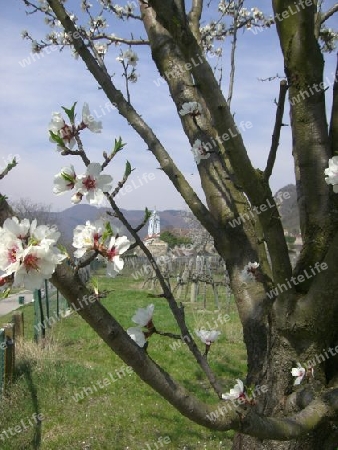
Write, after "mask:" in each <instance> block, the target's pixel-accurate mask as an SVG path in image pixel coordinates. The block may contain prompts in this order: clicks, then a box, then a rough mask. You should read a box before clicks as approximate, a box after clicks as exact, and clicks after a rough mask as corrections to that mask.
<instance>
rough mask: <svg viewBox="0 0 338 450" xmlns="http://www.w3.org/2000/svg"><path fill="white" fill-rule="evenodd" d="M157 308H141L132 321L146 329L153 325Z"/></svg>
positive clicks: (152, 306) (149, 306)
mask: <svg viewBox="0 0 338 450" xmlns="http://www.w3.org/2000/svg"><path fill="white" fill-rule="evenodd" d="M154 308H155V306H154V305H153V304H151V305H148V306H147V307H146V308H139V309H138V310H137V311H136V314H135V315H134V316H133V317H132V319H131V320H132V321H133V322H134V323H136V324H137V325H140V326H141V327H146V326H148V324H150V323H151V321H152V317H153V313H154Z"/></svg>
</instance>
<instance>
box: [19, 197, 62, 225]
mask: <svg viewBox="0 0 338 450" xmlns="http://www.w3.org/2000/svg"><path fill="white" fill-rule="evenodd" d="M11 207H12V209H13V212H14V214H15V215H16V216H17V217H18V218H20V219H23V218H26V219H29V220H30V221H32V220H34V219H36V221H37V223H38V224H45V225H57V218H56V215H55V214H52V213H51V205H47V204H45V203H34V201H33V200H31V199H30V198H27V197H25V198H20V200H18V201H16V202H11Z"/></svg>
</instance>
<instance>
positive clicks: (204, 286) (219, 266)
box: [125, 255, 231, 309]
mask: <svg viewBox="0 0 338 450" xmlns="http://www.w3.org/2000/svg"><path fill="white" fill-rule="evenodd" d="M157 263H158V265H159V268H160V270H161V272H162V275H163V277H164V278H165V280H166V282H167V283H168V285H169V286H170V287H171V289H172V291H173V294H174V295H175V297H176V298H177V299H178V300H182V301H185V302H186V301H190V302H191V303H195V302H202V304H203V308H204V309H207V307H208V306H209V305H208V304H207V303H208V298H210V295H209V296H208V295H207V291H208V290H211V291H212V297H213V303H214V306H215V308H216V309H221V304H220V290H221V288H223V290H224V295H223V296H222V298H223V297H224V298H225V299H226V303H227V304H226V307H227V309H229V307H230V306H229V303H230V298H231V290H230V286H229V277H228V274H227V271H226V267H225V264H224V262H223V261H222V260H221V259H220V258H219V257H218V256H199V255H198V256H195V257H175V258H165V257H158V258H157ZM125 268H126V269H127V270H128V269H129V271H131V273H132V276H134V278H135V279H140V281H143V283H142V286H141V287H142V289H149V290H152V291H155V290H156V289H157V288H158V287H159V284H158V280H157V277H156V274H155V271H154V270H153V269H152V268H151V266H150V265H149V263H147V260H146V259H145V258H143V257H134V258H126V259H125ZM135 274H138V275H137V276H135ZM189 293H190V295H189Z"/></svg>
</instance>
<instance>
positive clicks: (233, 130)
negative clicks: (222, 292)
mask: <svg viewBox="0 0 338 450" xmlns="http://www.w3.org/2000/svg"><path fill="white" fill-rule="evenodd" d="M155 5H156V7H157V8H156V9H155V11H156V18H157V19H158V20H159V21H160V23H161V24H162V25H163V26H164V27H165V28H166V29H167V30H168V32H169V33H170V31H171V28H172V27H171V24H170V22H169V21H168V18H167V17H166V16H164V15H163V14H162V10H161V8H160V5H159V4H157V2H155ZM154 8H155V6H154ZM172 37H173V39H174V40H175V42H176V45H177V46H178V48H179V49H180V51H181V53H182V54H183V55H184V56H185V59H186V61H191V59H192V58H194V57H195V58H198V61H199V64H198V66H193V67H192V68H191V72H192V74H193V77H194V80H195V83H196V87H197V88H198V90H199V92H200V94H201V95H202V97H203V99H204V101H205V103H206V106H207V108H208V110H209V111H210V115H211V117H212V118H213V125H214V128H215V129H216V131H217V133H218V135H219V136H223V135H224V134H227V133H228V134H229V132H230V134H232V135H233V136H231V137H230V139H228V140H226V142H224V144H223V145H224V148H225V151H226V156H227V158H228V159H229V161H230V164H231V166H232V168H233V171H234V174H235V176H236V179H237V180H238V182H239V184H240V185H241V186H242V188H243V190H244V192H245V193H246V194H247V195H248V197H249V199H250V202H251V204H252V206H256V207H260V205H262V204H263V203H265V202H266V201H267V200H268V201H269V202H270V203H271V204H272V205H274V204H275V202H274V199H273V196H272V193H271V190H270V188H269V186H268V184H267V183H266V181H265V180H264V178H263V176H262V172H261V171H259V170H256V169H254V167H253V166H252V164H251V161H250V159H249V157H248V154H247V151H246V148H245V146H244V143H243V139H242V136H241V133H240V132H239V130H238V128H237V127H236V124H235V121H234V118H233V116H232V114H231V112H230V109H229V107H228V105H227V102H226V100H225V98H224V96H223V93H222V91H221V89H220V87H219V86H218V83H217V81H216V79H215V77H214V74H213V71H212V69H211V67H210V65H209V64H208V62H207V61H206V59H205V56H204V54H203V52H202V51H201V49H200V46H199V44H198V43H197V41H196V39H195V38H194V36H193V35H192V33H191V32H190V30H188V29H186V30H185V34H184V36H183V37H181V38H178V37H177V34H172ZM184 88H185V89H186V86H182V90H183V89H184ZM259 220H260V222H261V224H262V228H263V232H264V237H265V239H266V242H267V245H268V249H269V252H270V256H271V261H272V270H273V276H274V280H275V282H276V283H278V282H282V281H284V280H285V278H289V277H290V276H291V264H290V260H289V255H288V249H287V245H286V242H285V240H284V231H283V227H282V224H281V221H280V217H279V213H278V209H277V207H276V206H275V205H274V206H273V207H272V208H270V209H269V210H268V211H266V212H262V213H261V214H260V215H259ZM277 242H278V248H277Z"/></svg>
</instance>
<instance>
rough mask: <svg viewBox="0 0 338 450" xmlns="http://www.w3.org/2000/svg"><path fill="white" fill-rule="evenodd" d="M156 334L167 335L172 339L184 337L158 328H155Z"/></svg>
mask: <svg viewBox="0 0 338 450" xmlns="http://www.w3.org/2000/svg"><path fill="white" fill-rule="evenodd" d="M155 334H159V335H160V336H167V337H170V338H171V339H182V336H181V335H180V334H174V333H169V332H167V331H159V330H157V329H156V330H155Z"/></svg>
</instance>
